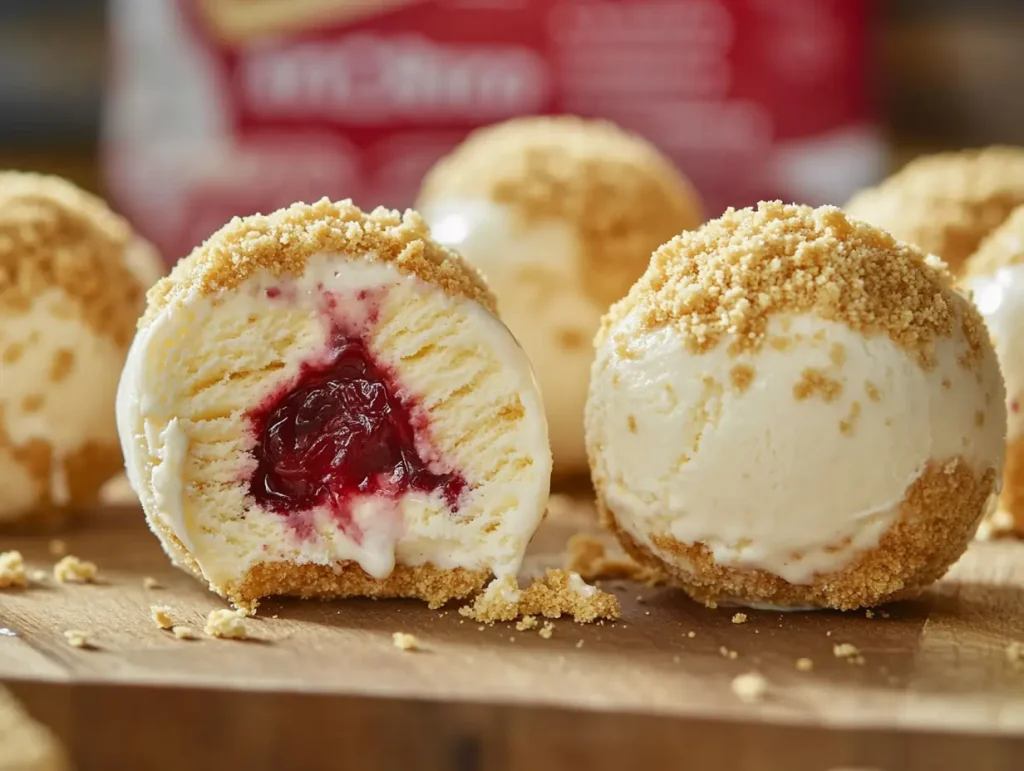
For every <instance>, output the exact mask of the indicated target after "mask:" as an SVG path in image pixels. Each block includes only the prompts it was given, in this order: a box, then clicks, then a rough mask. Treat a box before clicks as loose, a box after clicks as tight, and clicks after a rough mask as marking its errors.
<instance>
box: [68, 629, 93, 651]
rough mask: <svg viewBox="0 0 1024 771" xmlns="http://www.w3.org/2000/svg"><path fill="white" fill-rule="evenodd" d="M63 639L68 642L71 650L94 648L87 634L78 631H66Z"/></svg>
mask: <svg viewBox="0 0 1024 771" xmlns="http://www.w3.org/2000/svg"><path fill="white" fill-rule="evenodd" d="M64 639H65V640H67V641H68V645H70V646H71V647H72V648H82V649H85V650H91V649H93V648H95V647H96V646H95V645H93V644H92V640H90V639H89V634H88V632H83V631H81V630H79V629H68V630H67V631H66V632H64Z"/></svg>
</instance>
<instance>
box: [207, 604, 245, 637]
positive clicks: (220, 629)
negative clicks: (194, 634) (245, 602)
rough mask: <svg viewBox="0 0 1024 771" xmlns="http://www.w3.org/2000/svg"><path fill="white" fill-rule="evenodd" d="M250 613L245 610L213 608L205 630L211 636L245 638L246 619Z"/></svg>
mask: <svg viewBox="0 0 1024 771" xmlns="http://www.w3.org/2000/svg"><path fill="white" fill-rule="evenodd" d="M247 616H248V614H247V613H246V612H245V611H244V610H228V609H227V608H221V609H219V610H211V611H210V615H209V616H207V617H206V626H204V627H203V631H204V632H205V633H206V634H207V635H209V636H210V637H220V638H222V639H227V640H244V639H245V637H246V629H245V619H246V617H247Z"/></svg>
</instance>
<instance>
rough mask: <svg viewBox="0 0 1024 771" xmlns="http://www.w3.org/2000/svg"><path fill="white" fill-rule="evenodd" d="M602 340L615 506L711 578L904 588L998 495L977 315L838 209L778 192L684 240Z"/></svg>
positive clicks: (658, 545) (716, 593) (871, 600)
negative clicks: (784, 200) (783, 198)
mask: <svg viewBox="0 0 1024 771" xmlns="http://www.w3.org/2000/svg"><path fill="white" fill-rule="evenodd" d="M596 346H597V359H596V361H595V364H594V374H593V378H592V380H591V384H590V394H589V398H588V402H587V447H588V452H589V456H590V463H591V469H592V473H593V479H594V483H595V486H596V489H597V492H598V504H599V508H600V509H601V510H602V514H603V515H604V518H605V521H606V522H607V523H609V524H610V525H611V526H612V527H613V528H614V529H615V530H616V531H617V533H618V535H619V537H620V539H621V541H622V542H623V545H624V546H625V547H626V548H627V549H628V550H629V551H630V552H631V553H632V554H633V555H634V556H635V557H636V558H637V559H638V560H641V561H642V562H644V563H646V564H650V565H654V566H656V567H658V568H660V569H662V570H664V571H666V572H667V573H669V574H670V575H671V576H673V577H674V578H675V579H676V580H677V581H678V582H679V584H681V585H682V587H683V588H684V589H686V591H688V592H689V593H690V594H691V595H693V596H694V597H697V598H700V599H704V600H715V601H718V602H727V603H735V604H744V605H750V606H753V607H757V606H760V605H763V606H776V607H831V608H841V609H847V608H856V607H860V606H869V605H875V604H878V603H881V602H885V601H887V600H892V599H896V598H900V597H906V596H909V595H912V594H914V593H916V592H918V591H920V590H921V589H922V588H923V587H925V586H926V585H927V584H929V583H930V582H932V581H934V580H936V579H937V578H939V577H940V576H941V575H942V574H943V573H944V572H945V571H946V569H947V567H948V566H949V565H950V564H952V563H953V562H954V561H955V560H956V559H957V558H958V557H959V556H960V554H961V553H962V552H963V551H964V549H965V548H966V546H967V543H968V541H969V540H970V538H971V537H972V536H973V534H974V532H975V530H976V528H977V526H978V523H979V520H980V519H981V518H982V515H983V514H984V512H985V511H986V510H987V509H989V508H991V506H992V505H994V502H995V496H994V493H995V492H997V490H998V485H999V474H1000V470H1001V468H1002V463H1003V452H1004V447H1003V436H1004V430H1005V425H1004V420H1005V417H1006V412H1005V408H1004V404H1003V399H1004V392H1003V382H1002V378H1001V377H1000V374H999V366H998V363H997V361H996V356H995V352H994V351H993V349H992V346H991V344H990V342H989V340H988V336H987V333H986V330H985V326H984V324H983V322H982V320H981V318H980V316H979V315H978V313H977V311H976V310H975V309H974V307H973V306H972V305H971V304H970V303H969V302H968V301H967V300H966V299H965V298H964V297H962V296H961V295H960V294H958V293H957V292H955V291H954V290H953V289H952V288H951V284H950V277H949V275H948V274H947V273H946V272H945V271H944V270H943V269H942V268H941V266H940V267H933V266H932V264H931V262H930V261H929V259H927V258H926V257H925V256H924V254H923V253H922V252H920V251H919V250H918V249H917V248H916V247H913V246H910V245H908V244H906V243H901V242H897V241H896V240H894V239H893V238H892V237H891V236H890V235H888V234H887V233H885V232H884V231H882V230H879V229H876V228H874V227H872V226H870V225H867V224H864V223H861V222H857V221H854V220H849V219H847V217H846V215H844V214H843V212H841V211H840V210H839V209H836V208H831V207H825V208H820V209H811V208H808V207H804V206H785V205H783V204H781V203H777V202H776V203H762V204H761V205H759V206H758V208H757V209H744V210H741V211H733V210H729V211H727V212H726V213H725V214H724V215H723V216H722V217H721V218H719V219H716V220H712V221H711V222H708V223H707V224H706V225H704V226H703V227H702V228H700V229H699V230H697V231H694V232H692V233H684V234H683V235H681V236H679V237H677V238H675V239H673V240H672V241H669V242H668V243H667V244H665V245H664V246H662V247H661V248H660V249H659V250H658V251H657V252H655V254H654V256H653V258H652V260H651V264H650V267H649V268H648V269H647V272H646V273H645V274H644V276H643V278H641V279H640V281H638V282H637V284H636V285H635V286H634V287H633V288H632V289H631V290H630V292H629V294H628V295H627V296H626V297H625V299H623V300H622V301H621V302H619V303H616V304H615V305H614V306H613V307H612V309H611V310H610V311H609V313H608V315H607V316H605V318H604V320H603V322H602V326H601V331H600V332H599V334H598V336H597V339H596Z"/></svg>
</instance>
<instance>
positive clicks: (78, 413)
mask: <svg viewBox="0 0 1024 771" xmlns="http://www.w3.org/2000/svg"><path fill="white" fill-rule="evenodd" d="M158 265H159V260H158V259H156V257H155V253H154V252H153V251H152V249H151V247H149V246H148V245H146V244H145V243H144V242H142V241H141V240H139V239H138V238H137V237H135V236H134V235H133V233H132V231H131V229H130V228H129V226H128V225H127V223H126V222H125V221H124V220H122V219H121V218H120V217H118V216H117V215H115V214H114V213H113V212H111V211H110V209H108V208H107V206H106V205H105V204H104V203H103V202H102V201H100V200H99V199H98V198H95V197H94V196H92V195H89V194H88V193H86V192H84V191H82V190H79V189H78V188H76V187H75V186H74V185H72V184H71V183H69V182H67V181H65V180H62V179H58V178H56V177H49V176H42V175H37V174H25V173H18V172H4V173H0V522H3V521H8V520H12V519H17V518H20V517H22V516H24V515H26V514H28V513H29V512H44V511H48V510H49V511H52V510H53V509H55V508H60V507H74V506H80V505H87V504H91V503H94V502H95V501H96V498H97V493H98V491H99V489H100V487H101V486H102V485H103V484H104V483H105V482H106V481H107V480H108V479H110V478H111V477H112V476H113V475H115V474H116V473H117V472H118V471H119V470H120V469H121V468H122V459H121V451H120V448H119V446H118V441H117V431H116V426H115V421H114V398H115V394H116V390H117V379H118V376H119V375H120V373H121V366H122V364H123V363H124V358H125V355H126V353H127V350H128V346H129V344H130V343H131V340H132V336H133V335H134V333H135V323H136V321H137V320H138V318H139V315H140V314H141V313H142V310H143V308H144V305H145V291H146V288H147V282H148V281H149V280H150V277H151V276H152V272H153V271H157V273H156V275H159V274H158V271H159V268H158V267H157V266H158ZM146 271H150V275H148V276H147V274H146Z"/></svg>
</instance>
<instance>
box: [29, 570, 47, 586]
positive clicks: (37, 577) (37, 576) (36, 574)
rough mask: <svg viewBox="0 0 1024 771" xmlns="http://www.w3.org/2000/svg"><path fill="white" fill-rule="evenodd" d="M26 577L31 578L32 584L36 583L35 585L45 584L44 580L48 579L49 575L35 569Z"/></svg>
mask: <svg viewBox="0 0 1024 771" xmlns="http://www.w3.org/2000/svg"><path fill="white" fill-rule="evenodd" d="M28 575H29V578H31V579H32V581H33V582H34V583H37V584H43V583H46V579H48V578H49V577H50V574H49V573H47V572H46V571H45V570H40V569H39V568H36V569H35V570H33V571H32V572H31V573H29V574H28Z"/></svg>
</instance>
